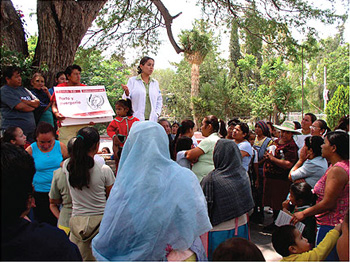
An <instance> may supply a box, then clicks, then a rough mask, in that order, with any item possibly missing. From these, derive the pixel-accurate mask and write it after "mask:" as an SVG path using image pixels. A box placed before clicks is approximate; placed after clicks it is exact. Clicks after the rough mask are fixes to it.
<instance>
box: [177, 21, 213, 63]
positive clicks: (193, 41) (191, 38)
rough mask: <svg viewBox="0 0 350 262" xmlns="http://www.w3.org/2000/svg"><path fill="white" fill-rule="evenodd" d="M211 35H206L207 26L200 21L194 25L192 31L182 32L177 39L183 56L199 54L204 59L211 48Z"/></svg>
mask: <svg viewBox="0 0 350 262" xmlns="http://www.w3.org/2000/svg"><path fill="white" fill-rule="evenodd" d="M212 35H213V33H212V32H210V31H209V33H208V24H206V23H205V22H204V21H203V20H201V21H196V22H195V23H194V25H193V29H191V30H182V31H181V34H180V35H179V38H180V43H181V45H182V46H183V49H184V50H185V51H184V52H185V54H189V55H192V54H199V55H200V56H201V57H203V58H204V57H205V56H206V55H207V54H208V52H209V51H210V50H211V49H212V47H213V46H212V41H211V39H212Z"/></svg>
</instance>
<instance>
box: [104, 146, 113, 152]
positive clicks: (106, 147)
mask: <svg viewBox="0 0 350 262" xmlns="http://www.w3.org/2000/svg"><path fill="white" fill-rule="evenodd" d="M103 149H106V150H107V152H108V154H109V153H111V150H110V149H109V147H108V146H105V147H103V148H102V150H103Z"/></svg>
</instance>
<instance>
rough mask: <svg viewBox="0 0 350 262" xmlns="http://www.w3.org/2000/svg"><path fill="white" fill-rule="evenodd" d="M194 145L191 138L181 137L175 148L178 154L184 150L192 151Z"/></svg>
mask: <svg viewBox="0 0 350 262" xmlns="http://www.w3.org/2000/svg"><path fill="white" fill-rule="evenodd" d="M192 145H193V141H192V138H189V137H187V136H182V137H179V139H178V140H177V142H176V146H175V150H176V153H177V152H180V151H182V150H190V149H191V147H192Z"/></svg>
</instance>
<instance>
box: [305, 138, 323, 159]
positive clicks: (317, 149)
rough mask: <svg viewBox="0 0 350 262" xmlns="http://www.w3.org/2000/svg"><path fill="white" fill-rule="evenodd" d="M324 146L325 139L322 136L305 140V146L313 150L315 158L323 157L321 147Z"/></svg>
mask: <svg viewBox="0 0 350 262" xmlns="http://www.w3.org/2000/svg"><path fill="white" fill-rule="evenodd" d="M323 144H324V141H323V138H322V137H320V136H308V137H306V138H305V145H306V146H307V148H308V149H310V148H311V149H312V152H314V155H315V156H321V155H322V148H321V146H322V145H323Z"/></svg>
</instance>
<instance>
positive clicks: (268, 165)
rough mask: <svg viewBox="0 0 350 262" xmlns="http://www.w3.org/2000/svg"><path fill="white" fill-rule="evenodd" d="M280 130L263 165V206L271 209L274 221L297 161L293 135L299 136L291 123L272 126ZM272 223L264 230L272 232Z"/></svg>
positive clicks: (284, 197)
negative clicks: (273, 147)
mask: <svg viewBox="0 0 350 262" xmlns="http://www.w3.org/2000/svg"><path fill="white" fill-rule="evenodd" d="M274 127H275V128H277V129H279V130H281V136H280V138H278V139H277V140H276V141H275V145H276V150H275V152H266V153H265V156H264V158H265V163H264V179H265V181H264V204H265V205H266V206H270V207H271V208H272V209H273V218H274V220H276V218H277V215H278V213H279V211H280V210H281V209H282V202H283V201H284V200H285V199H286V197H287V195H288V192H289V187H290V184H291V182H290V181H289V180H288V174H289V171H290V169H291V168H292V167H293V166H294V164H295V163H296V162H297V160H298V147H297V145H296V144H295V142H294V139H293V134H300V132H299V131H297V130H294V123H293V122H292V121H285V122H284V123H283V124H282V125H280V126H278V125H274ZM274 227H275V224H274V222H273V223H272V224H271V225H269V226H267V227H266V228H265V229H266V230H273V229H274Z"/></svg>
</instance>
